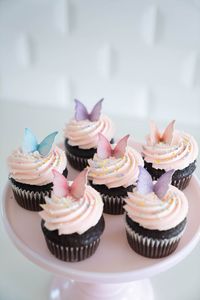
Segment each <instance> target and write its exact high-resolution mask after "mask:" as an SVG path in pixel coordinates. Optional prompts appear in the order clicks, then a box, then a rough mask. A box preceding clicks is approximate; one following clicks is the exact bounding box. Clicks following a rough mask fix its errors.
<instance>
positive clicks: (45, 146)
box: [22, 128, 58, 156]
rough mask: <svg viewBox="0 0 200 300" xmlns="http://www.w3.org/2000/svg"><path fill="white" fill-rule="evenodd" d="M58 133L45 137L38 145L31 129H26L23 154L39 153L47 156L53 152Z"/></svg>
mask: <svg viewBox="0 0 200 300" xmlns="http://www.w3.org/2000/svg"><path fill="white" fill-rule="evenodd" d="M57 133H58V131H55V132H52V133H51V134H49V135H48V136H47V137H45V138H44V139H43V140H42V142H41V143H40V144H38V142H37V139H36V137H35V135H34V134H33V133H32V131H31V130H30V129H29V128H25V131H24V141H23V147H22V149H23V152H24V153H32V152H34V151H38V152H39V153H40V154H41V155H42V156H46V155H47V154H48V153H49V151H50V150H51V147H52V144H53V142H54V139H55V136H56V135H57Z"/></svg>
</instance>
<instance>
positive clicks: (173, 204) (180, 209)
mask: <svg viewBox="0 0 200 300" xmlns="http://www.w3.org/2000/svg"><path fill="white" fill-rule="evenodd" d="M125 202H126V204H125V205H124V209H125V211H126V212H127V214H128V216H129V217H130V218H131V219H132V220H133V221H135V222H137V223H139V224H140V226H142V227H144V228H146V229H150V230H160V231H162V230H168V229H171V228H174V227H176V226H177V225H178V224H180V223H181V222H182V221H183V220H184V219H185V218H186V216H187V213H188V201H187V198H186V196H185V195H184V193H183V192H182V191H180V190H178V189H177V188H176V187H174V186H172V185H169V188H168V191H167V193H166V194H165V196H164V197H163V198H159V197H158V196H157V195H156V194H155V193H154V192H151V193H147V194H141V193H139V192H138V190H137V188H135V189H134V190H133V192H129V193H128V197H127V198H126V199H125Z"/></svg>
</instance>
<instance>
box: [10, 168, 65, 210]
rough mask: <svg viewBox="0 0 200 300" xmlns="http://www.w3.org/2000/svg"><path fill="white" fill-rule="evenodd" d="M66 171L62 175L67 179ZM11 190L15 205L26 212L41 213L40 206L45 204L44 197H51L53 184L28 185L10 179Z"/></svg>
mask: <svg viewBox="0 0 200 300" xmlns="http://www.w3.org/2000/svg"><path fill="white" fill-rule="evenodd" d="M67 174H68V171H67V169H65V170H64V171H63V175H64V176H65V177H67ZM10 182H11V188H12V191H13V194H14V197H15V200H16V201H17V203H18V204H19V205H20V206H21V207H23V208H24V209H26V210H31V211H41V210H42V208H41V206H40V205H41V204H44V203H45V197H46V196H48V197H50V196H51V191H52V187H53V184H52V183H49V184H46V185H41V186H37V185H30V184H25V183H21V182H18V181H16V180H15V179H13V178H10Z"/></svg>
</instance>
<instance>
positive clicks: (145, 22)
mask: <svg viewBox="0 0 200 300" xmlns="http://www.w3.org/2000/svg"><path fill="white" fill-rule="evenodd" d="M199 50H200V1H198V0H193V1H192V0H185V1H184V0H167V1H164V0H154V1H153V0H137V1H136V0H99V1H98V0H18V1H16V0H1V1H0V100H3V101H8V100H9V101H20V102H26V103H28V104H30V105H36V106H37V105H39V106H41V105H42V106H50V107H52V106H53V107H54V106H58V107H61V108H64V109H66V110H68V109H71V107H72V105H73V99H74V98H75V97H76V98H78V99H80V100H83V101H85V102H86V104H88V106H89V107H90V106H92V103H94V102H95V101H97V100H98V99H100V98H102V97H104V98H105V100H106V103H105V104H104V105H105V107H106V110H107V112H112V114H116V115H119V114H122V115H127V116H137V117H145V118H146V117H147V118H149V117H150V118H153V119H162V120H163V119H167V120H170V119H172V118H176V119H178V120H179V121H182V122H183V121H184V122H186V123H188V122H190V123H193V124H195V125H196V124H200V118H199V114H200V58H199Z"/></svg>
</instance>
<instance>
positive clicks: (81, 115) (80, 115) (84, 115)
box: [74, 99, 103, 122]
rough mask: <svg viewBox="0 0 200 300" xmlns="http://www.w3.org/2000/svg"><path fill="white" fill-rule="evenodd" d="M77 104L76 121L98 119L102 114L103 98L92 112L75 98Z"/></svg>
mask: <svg viewBox="0 0 200 300" xmlns="http://www.w3.org/2000/svg"><path fill="white" fill-rule="evenodd" d="M74 101H75V103H76V105H75V119H76V121H83V120H89V121H91V122H94V121H98V120H99V117H100V114H101V107H102V102H103V99H101V100H99V101H98V102H97V103H96V104H95V106H94V107H93V109H92V111H91V113H88V111H87V108H86V107H85V105H84V104H83V103H82V102H80V101H79V100H76V99H75V100H74Z"/></svg>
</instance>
